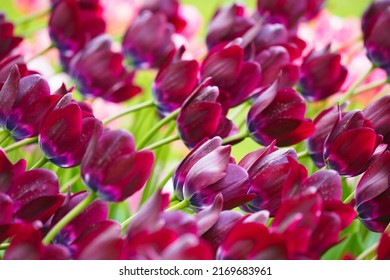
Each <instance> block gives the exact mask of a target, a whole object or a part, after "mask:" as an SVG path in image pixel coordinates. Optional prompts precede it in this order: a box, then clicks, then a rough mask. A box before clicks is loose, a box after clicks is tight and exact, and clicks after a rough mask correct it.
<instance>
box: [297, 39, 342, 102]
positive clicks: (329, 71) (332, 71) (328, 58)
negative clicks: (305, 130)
mask: <svg viewBox="0 0 390 280" xmlns="http://www.w3.org/2000/svg"><path fill="white" fill-rule="evenodd" d="M347 73H348V71H347V68H346V67H345V66H343V65H341V56H340V55H339V54H337V53H332V52H330V46H328V47H326V48H325V49H322V50H313V51H311V52H310V54H309V55H308V56H306V57H305V59H304V60H303V63H302V65H301V76H300V80H299V84H298V91H299V92H300V93H301V94H302V95H303V96H304V97H305V98H306V99H307V100H308V101H311V102H313V101H319V100H323V99H326V98H327V97H329V96H331V95H332V94H334V93H336V92H337V91H338V90H340V88H341V86H342V85H343V83H344V81H345V79H346V78H347ZM324 77H326V79H324Z"/></svg>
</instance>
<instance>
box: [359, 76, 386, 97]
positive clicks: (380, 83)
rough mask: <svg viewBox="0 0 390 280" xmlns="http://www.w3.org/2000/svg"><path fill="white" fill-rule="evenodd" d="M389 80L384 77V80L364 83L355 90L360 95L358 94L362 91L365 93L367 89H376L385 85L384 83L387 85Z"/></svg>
mask: <svg viewBox="0 0 390 280" xmlns="http://www.w3.org/2000/svg"><path fill="white" fill-rule="evenodd" d="M388 82H389V81H388V79H384V80H381V81H374V82H372V83H369V84H366V85H363V86H361V87H358V88H357V89H356V90H355V95H358V94H360V93H363V92H366V91H369V90H372V89H375V88H377V87H381V86H384V85H386V84H387V83H388Z"/></svg>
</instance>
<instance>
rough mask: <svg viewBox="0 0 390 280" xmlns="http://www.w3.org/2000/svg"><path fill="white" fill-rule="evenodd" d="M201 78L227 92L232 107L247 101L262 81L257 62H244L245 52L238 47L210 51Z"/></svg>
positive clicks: (204, 62) (220, 46)
mask: <svg viewBox="0 0 390 280" xmlns="http://www.w3.org/2000/svg"><path fill="white" fill-rule="evenodd" d="M200 73H201V77H202V78H203V79H206V78H208V77H211V83H212V84H213V85H216V86H218V87H219V88H220V89H221V90H223V91H225V92H227V93H228V94H229V97H230V101H231V106H232V107H234V106H237V105H239V104H241V103H242V102H243V101H245V100H246V99H247V98H248V97H249V96H250V94H251V93H252V92H253V91H254V89H255V88H256V87H257V84H258V83H259V81H260V77H261V69H260V66H259V65H258V64H257V63H256V62H245V61H244V50H243V48H242V47H240V46H238V45H234V44H233V45H226V46H225V45H224V44H222V45H218V46H216V47H214V48H213V49H211V50H210V52H209V53H208V55H207V57H206V58H205V60H204V61H203V63H202V65H201V67H200Z"/></svg>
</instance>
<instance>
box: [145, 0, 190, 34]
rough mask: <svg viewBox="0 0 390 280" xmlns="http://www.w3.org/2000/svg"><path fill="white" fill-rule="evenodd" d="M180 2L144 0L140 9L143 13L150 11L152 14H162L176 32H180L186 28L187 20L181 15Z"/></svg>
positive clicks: (175, 0) (173, 0)
mask: <svg viewBox="0 0 390 280" xmlns="http://www.w3.org/2000/svg"><path fill="white" fill-rule="evenodd" d="M179 6H180V3H179V0H144V1H143V2H142V6H141V9H140V13H142V12H143V11H150V12H152V13H162V14H164V15H165V16H166V17H167V20H168V22H169V23H171V24H172V25H173V26H174V27H175V30H176V32H180V31H182V30H183V29H184V27H186V25H187V22H186V20H185V19H184V18H183V17H182V16H181V15H180V13H179Z"/></svg>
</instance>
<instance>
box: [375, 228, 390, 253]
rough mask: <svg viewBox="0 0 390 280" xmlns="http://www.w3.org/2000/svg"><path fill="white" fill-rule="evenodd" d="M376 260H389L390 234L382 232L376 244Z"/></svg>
mask: <svg viewBox="0 0 390 280" xmlns="http://www.w3.org/2000/svg"><path fill="white" fill-rule="evenodd" d="M377 260H390V234H389V233H386V232H385V233H383V234H382V236H381V239H380V240H379V245H378V254H377Z"/></svg>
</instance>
